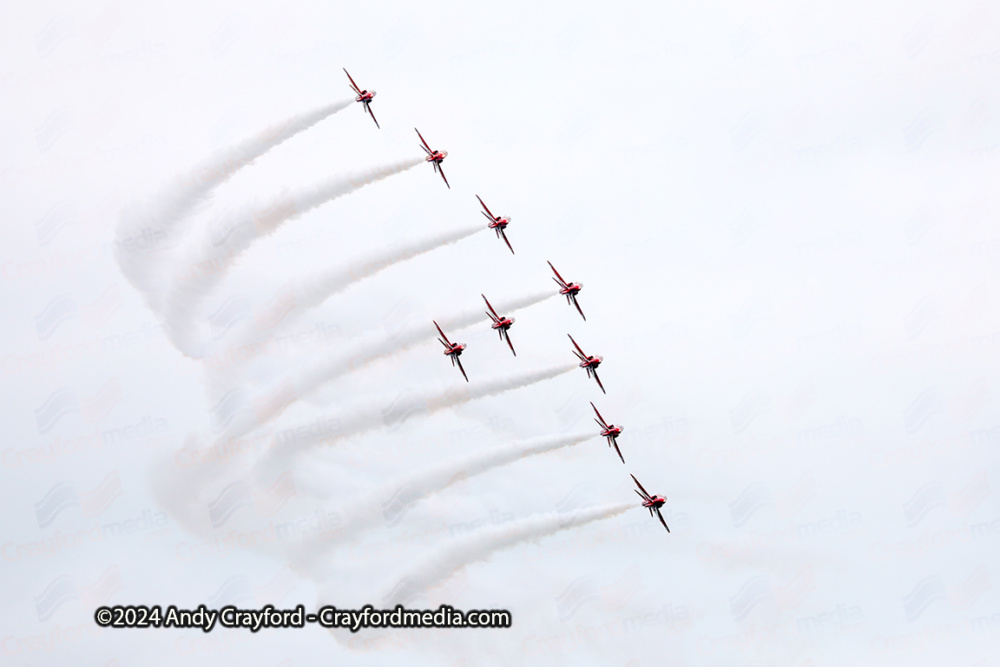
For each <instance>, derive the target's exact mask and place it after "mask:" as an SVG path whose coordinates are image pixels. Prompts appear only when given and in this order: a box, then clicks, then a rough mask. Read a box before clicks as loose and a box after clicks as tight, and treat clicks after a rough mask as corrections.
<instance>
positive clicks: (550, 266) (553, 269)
mask: <svg viewBox="0 0 1000 667" xmlns="http://www.w3.org/2000/svg"><path fill="white" fill-rule="evenodd" d="M548 264H549V268H551V269H552V273H554V274H556V278H558V279H559V280H558V282H559V284H560V285H562V286H563V287H568V286H569V285H568V284H567V282H566V281H565V280H563V277H562V276H560V275H559V272H558V271H556V267H554V266H552V262H548Z"/></svg>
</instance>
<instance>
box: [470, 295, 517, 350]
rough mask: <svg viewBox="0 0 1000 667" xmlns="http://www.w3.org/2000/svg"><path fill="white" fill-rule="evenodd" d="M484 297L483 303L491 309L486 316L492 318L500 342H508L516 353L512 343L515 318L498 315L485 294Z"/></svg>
mask: <svg viewBox="0 0 1000 667" xmlns="http://www.w3.org/2000/svg"><path fill="white" fill-rule="evenodd" d="M479 296H481V297H483V301H485V302H486V307H487V308H489V309H490V310H489V312H487V313H486V314H487V315H489V316H490V319H491V320H493V328H494V329H496V331H497V333H499V334H500V340H504V339H506V340H507V345H508V346H509V347H510V351H511V352H514V344H513V343H512V342H510V331H508V329H510V325H512V324H514V318H513V317H503V316H502V315H497V311H495V310H493V306H491V305H490V300H489V299H487V298H486V295H485V294H480V295H479ZM514 356H515V357H516V356H517V352H514Z"/></svg>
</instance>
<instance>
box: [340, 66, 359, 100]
mask: <svg viewBox="0 0 1000 667" xmlns="http://www.w3.org/2000/svg"><path fill="white" fill-rule="evenodd" d="M341 69H343V70H344V74H347V79H348V80H349V81H350V82H351V88H353V89H354V92H356V93H357V94H358V95H360V94H361V89H360V88H358V84H356V83H354V79H352V78H351V75H350V73H349V72H348V71H347V68H346V67H343V68H341Z"/></svg>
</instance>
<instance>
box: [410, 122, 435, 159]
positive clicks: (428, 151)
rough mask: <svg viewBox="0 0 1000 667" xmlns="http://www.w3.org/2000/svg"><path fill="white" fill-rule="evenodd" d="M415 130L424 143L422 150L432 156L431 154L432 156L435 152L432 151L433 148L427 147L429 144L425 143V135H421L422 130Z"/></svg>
mask: <svg viewBox="0 0 1000 667" xmlns="http://www.w3.org/2000/svg"><path fill="white" fill-rule="evenodd" d="M413 130H414V132H416V133H417V136H418V137H420V143H422V144H423V146H422V148H423V149H424V151H425V152H426V153H427V154H428V155H430V154H431V153H432V152H433V151H431V147H430V146H428V145H427V142H426V141H424V137H423V135H422V134H420V130H418V129H417V128H413Z"/></svg>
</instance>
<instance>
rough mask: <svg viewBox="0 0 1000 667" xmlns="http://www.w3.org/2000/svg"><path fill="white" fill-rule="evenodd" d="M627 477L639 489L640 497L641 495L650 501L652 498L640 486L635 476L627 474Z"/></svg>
mask: <svg viewBox="0 0 1000 667" xmlns="http://www.w3.org/2000/svg"><path fill="white" fill-rule="evenodd" d="M629 477H631V478H632V481H633V482H635V485H636V486H638V487H639V490H640V491H642V493H641V494H640V495H642V496H643V497H644V498H645V499H646V500H652V496H650V495H649V491H647V490H646V489H644V488H643V487H642V484H640V483H639V480H637V479H636V478H635V475H633V474H631V473H629ZM636 493H638V491H636Z"/></svg>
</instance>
